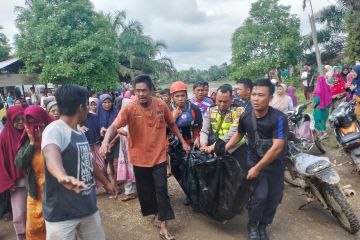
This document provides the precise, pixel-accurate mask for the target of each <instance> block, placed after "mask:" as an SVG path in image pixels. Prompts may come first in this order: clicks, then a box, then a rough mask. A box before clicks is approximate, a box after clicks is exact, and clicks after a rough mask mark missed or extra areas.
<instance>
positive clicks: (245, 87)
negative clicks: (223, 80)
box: [234, 78, 253, 112]
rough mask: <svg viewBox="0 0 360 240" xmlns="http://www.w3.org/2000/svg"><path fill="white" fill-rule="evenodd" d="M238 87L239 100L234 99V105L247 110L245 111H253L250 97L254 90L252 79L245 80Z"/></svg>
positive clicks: (238, 83) (240, 81) (239, 82)
mask: <svg viewBox="0 0 360 240" xmlns="http://www.w3.org/2000/svg"><path fill="white" fill-rule="evenodd" d="M237 87H238V94H239V97H238V98H234V103H235V104H236V105H237V106H239V107H243V108H245V111H246V112H247V111H250V110H251V109H252V107H251V102H250V96H251V91H252V88H253V82H252V81H251V80H250V79H247V78H243V79H240V80H239V81H238V82H237Z"/></svg>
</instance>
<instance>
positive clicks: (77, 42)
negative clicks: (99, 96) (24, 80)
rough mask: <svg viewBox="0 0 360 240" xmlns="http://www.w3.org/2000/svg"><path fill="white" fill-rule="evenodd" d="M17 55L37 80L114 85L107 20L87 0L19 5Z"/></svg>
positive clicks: (115, 52) (114, 50)
mask: <svg viewBox="0 0 360 240" xmlns="http://www.w3.org/2000/svg"><path fill="white" fill-rule="evenodd" d="M18 11H19V14H18V16H17V20H16V24H17V27H18V29H19V34H18V35H17V36H16V47H17V55H18V56H19V57H21V58H22V59H23V61H24V63H25V72H26V73H34V72H35V73H39V74H40V81H41V82H42V83H55V84H63V83H68V82H71V83H77V84H80V85H83V86H91V87H93V88H97V89H100V88H102V89H103V88H106V87H112V86H115V84H116V82H117V79H118V76H117V69H118V56H119V47H118V44H117V36H116V33H115V31H114V29H113V28H112V25H111V23H110V22H109V21H108V20H107V19H106V18H104V17H103V16H102V15H100V14H98V13H96V12H94V11H93V8H92V4H91V2H90V1H89V0H31V1H30V0H29V1H27V5H26V7H25V8H18Z"/></svg>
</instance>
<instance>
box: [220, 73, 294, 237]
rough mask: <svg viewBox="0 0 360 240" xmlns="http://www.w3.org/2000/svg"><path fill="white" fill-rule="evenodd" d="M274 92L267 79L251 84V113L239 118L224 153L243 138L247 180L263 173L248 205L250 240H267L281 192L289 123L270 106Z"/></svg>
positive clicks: (280, 113)
mask: <svg viewBox="0 0 360 240" xmlns="http://www.w3.org/2000/svg"><path fill="white" fill-rule="evenodd" d="M274 91H275V87H274V85H272V84H271V82H270V80H268V79H263V80H258V81H256V82H255V83H254V88H253V90H252V94H251V103H252V107H253V110H252V111H248V112H246V113H244V114H243V115H242V116H241V117H240V120H239V127H238V131H237V132H236V133H235V134H233V136H232V138H231V139H230V141H229V142H228V143H227V144H226V147H225V150H228V149H231V148H232V147H233V146H234V145H236V144H237V143H238V142H239V140H240V139H241V138H242V137H243V136H244V135H246V136H247V138H248V141H247V148H248V152H249V153H250V154H247V162H248V165H249V171H248V174H247V179H248V180H252V179H256V178H258V177H259V175H260V173H262V174H261V175H262V177H261V178H260V179H258V181H259V184H258V186H257V188H256V190H255V192H254V193H253V195H252V196H251V198H250V200H249V204H248V215H249V223H248V236H249V239H251V240H258V239H261V240H266V239H269V238H268V235H267V232H266V227H267V225H268V224H271V223H272V221H273V219H274V216H275V213H276V209H277V206H278V204H279V203H280V200H281V198H282V195H283V190H284V169H285V168H284V167H285V165H284V154H285V151H284V148H285V141H286V136H287V134H288V123H287V117H286V116H285V115H284V114H283V113H282V112H280V111H278V110H276V109H274V108H272V107H269V103H270V101H271V99H272V95H273V93H274ZM254 123H256V125H255V124H254ZM255 126H256V128H254V127H255ZM255 129H257V130H256V131H255Z"/></svg>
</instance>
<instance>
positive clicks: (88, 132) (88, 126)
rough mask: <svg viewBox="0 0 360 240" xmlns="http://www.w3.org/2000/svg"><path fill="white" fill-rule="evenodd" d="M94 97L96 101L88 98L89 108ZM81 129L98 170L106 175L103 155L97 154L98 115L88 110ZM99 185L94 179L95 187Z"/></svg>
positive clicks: (98, 135) (98, 143)
mask: <svg viewBox="0 0 360 240" xmlns="http://www.w3.org/2000/svg"><path fill="white" fill-rule="evenodd" d="M95 99H96V100H97V101H98V100H99V99H97V98H91V97H90V99H89V105H90V108H91V104H93V103H94V102H95V101H96V100H95ZM96 108H97V106H96V107H95V109H96ZM93 110H94V108H93ZM82 130H83V132H84V133H85V136H86V138H87V140H88V141H89V145H90V148H91V153H92V155H93V157H94V160H95V162H96V164H97V165H98V166H99V168H100V170H101V171H102V172H103V173H104V175H105V176H107V174H106V167H105V159H104V158H103V157H101V156H100V154H99V149H100V138H101V137H100V125H99V122H98V117H97V116H96V114H94V113H93V112H90V110H89V112H88V114H87V118H86V121H85V124H84V126H83V127H82ZM101 187H103V184H102V183H101V182H100V181H96V188H101Z"/></svg>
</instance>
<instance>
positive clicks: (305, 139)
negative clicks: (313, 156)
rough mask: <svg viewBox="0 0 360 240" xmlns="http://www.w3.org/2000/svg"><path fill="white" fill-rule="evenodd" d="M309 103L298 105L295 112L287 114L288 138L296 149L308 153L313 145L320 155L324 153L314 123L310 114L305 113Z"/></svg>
mask: <svg viewBox="0 0 360 240" xmlns="http://www.w3.org/2000/svg"><path fill="white" fill-rule="evenodd" d="M310 104H311V102H309V103H306V104H301V105H299V106H298V107H297V108H296V110H294V111H289V112H288V114H287V115H288V119H289V138H291V139H293V142H294V144H295V145H296V147H297V148H299V149H301V150H302V151H305V152H308V151H310V150H311V149H312V148H313V147H314V145H315V146H316V147H317V149H319V151H320V152H321V153H325V149H324V146H323V145H322V143H321V139H320V138H319V134H318V132H317V131H316V129H315V122H314V119H313V117H312V115H311V114H308V113H305V111H306V109H307V107H308V106H309V105H310Z"/></svg>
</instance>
